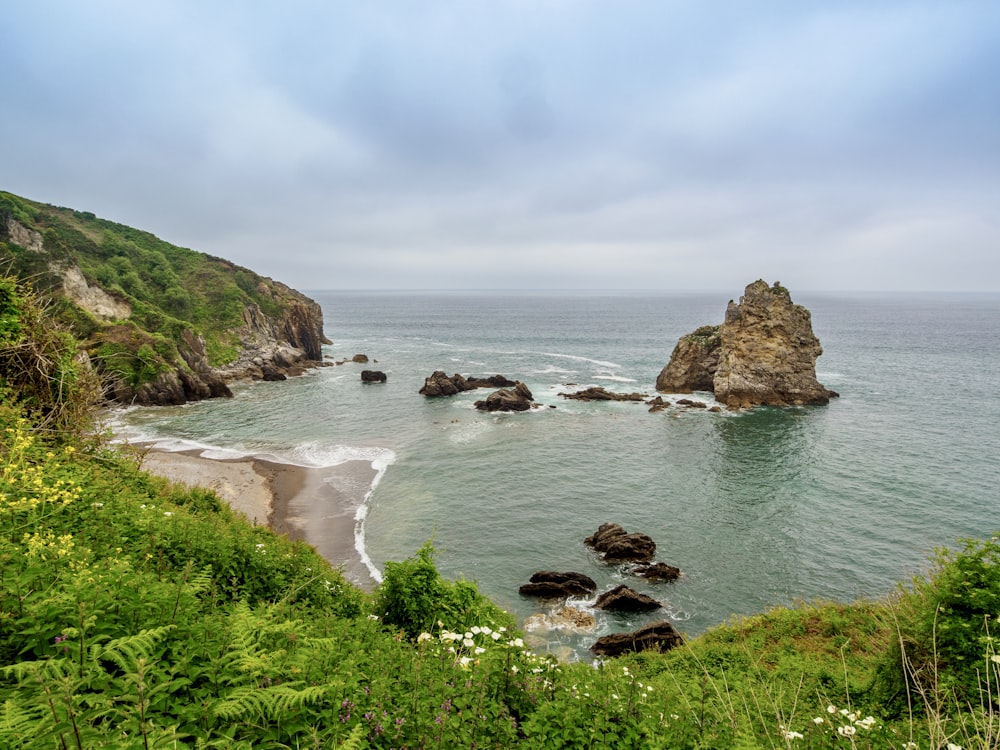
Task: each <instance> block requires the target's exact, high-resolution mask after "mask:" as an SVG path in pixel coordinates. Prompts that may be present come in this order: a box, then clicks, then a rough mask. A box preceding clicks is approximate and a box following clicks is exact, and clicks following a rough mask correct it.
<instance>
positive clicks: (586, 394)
mask: <svg viewBox="0 0 1000 750" xmlns="http://www.w3.org/2000/svg"><path fill="white" fill-rule="evenodd" d="M559 395H560V396H562V397H563V398H568V399H573V400H574V401H645V400H646V399H647V398H649V397H648V396H647V395H646V394H645V393H615V392H614V391H609V390H607V389H605V388H601V387H600V386H592V387H590V388H585V389H584V390H582V391H576V392H575V393H560V394H559Z"/></svg>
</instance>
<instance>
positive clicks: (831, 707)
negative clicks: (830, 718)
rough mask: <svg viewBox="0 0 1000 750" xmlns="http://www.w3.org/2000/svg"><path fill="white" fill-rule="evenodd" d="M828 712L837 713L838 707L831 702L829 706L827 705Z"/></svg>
mask: <svg viewBox="0 0 1000 750" xmlns="http://www.w3.org/2000/svg"><path fill="white" fill-rule="evenodd" d="M826 712H827V713H828V714H835V713H837V707H836V706H835V705H833V704H832V703H831V704H830V705H829V706H827V707H826Z"/></svg>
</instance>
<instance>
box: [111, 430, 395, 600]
mask: <svg viewBox="0 0 1000 750" xmlns="http://www.w3.org/2000/svg"><path fill="white" fill-rule="evenodd" d="M129 445H131V446H132V447H133V448H135V449H137V450H138V451H139V453H140V455H141V456H142V464H141V465H142V468H143V469H144V470H146V471H148V472H149V473H151V474H155V475H156V476H160V477H163V478H165V479H168V480H170V481H172V482H176V483H178V484H183V485H185V486H188V487H203V488H205V489H209V490H212V491H214V492H216V493H217V494H218V495H219V497H220V498H222V500H224V501H225V502H226V504H227V505H229V507H231V508H232V509H233V510H235V511H236V512H238V513H240V514H242V515H243V516H244V517H245V518H246V519H247V520H248V521H249V522H250V523H253V524H255V525H259V526H266V527H267V528H269V529H271V530H272V531H274V532H275V533H276V534H282V535H285V536H287V537H289V538H290V539H294V540H298V541H303V542H306V543H307V544H310V545H311V546H313V547H314V548H315V549H316V551H317V552H319V553H320V554H321V555H322V556H323V557H324V558H325V559H326V560H327V561H328V562H329V563H330V564H331V565H333V566H334V567H340V568H341V569H342V570H343V572H344V577H345V578H347V580H349V581H350V582H351V583H353V584H355V585H357V586H359V587H360V588H362V589H364V590H366V591H371V590H372V589H373V588H374V587H375V585H376V584H377V583H378V581H377V580H376V579H375V578H374V577H373V574H372V571H371V570H370V568H369V563H368V561H367V555H366V554H365V552H364V537H363V527H362V523H363V520H364V517H365V512H366V504H365V503H366V500H367V498H368V495H369V493H370V492H371V491H372V488H373V487H374V485H375V483H376V481H377V480H378V478H379V476H380V472H379V471H378V470H377V469H375V467H374V466H372V463H371V462H370V461H365V460H361V459H354V460H350V461H344V462H342V463H338V464H334V465H333V466H319V467H312V466H301V465H298V464H291V463H284V462H280V461H276V460H273V459H271V458H262V457H259V456H254V455H248V456H239V457H234V458H212V457H207V456H205V455H204V453H205V452H206V451H207V450H208V449H204V448H191V449H186V450H179V451H171V450H165V449H162V448H157V447H156V446H155V444H153V443H149V442H136V443H130V444H129Z"/></svg>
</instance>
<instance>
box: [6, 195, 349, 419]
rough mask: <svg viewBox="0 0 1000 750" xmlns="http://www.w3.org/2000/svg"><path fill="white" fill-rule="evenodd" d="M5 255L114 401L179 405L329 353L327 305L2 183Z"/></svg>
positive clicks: (296, 370) (285, 372)
mask: <svg viewBox="0 0 1000 750" xmlns="http://www.w3.org/2000/svg"><path fill="white" fill-rule="evenodd" d="M0 262H2V263H4V264H6V265H7V266H8V268H9V271H8V272H10V273H12V274H13V275H15V276H17V277H18V278H19V279H21V280H22V281H24V282H25V283H28V284H30V285H31V286H32V287H33V288H35V289H36V290H37V291H38V292H39V293H41V294H43V295H44V296H46V297H47V298H49V299H51V300H52V303H53V309H54V312H55V313H56V316H57V317H58V318H59V320H60V321H61V322H62V323H63V324H64V325H65V326H66V327H67V328H68V329H69V330H70V331H71V332H72V333H73V334H74V336H75V337H76V338H77V339H78V341H79V342H80V349H81V352H82V354H83V355H85V356H86V357H87V359H88V360H89V362H90V365H91V367H92V368H93V369H94V370H95V371H96V372H97V373H98V375H99V376H100V379H101V383H102V388H103V392H104V396H105V398H106V399H108V400H109V401H114V402H119V403H129V404H140V405H166V404H182V403H185V402H187V401H196V400H200V399H205V398H215V397H220V396H223V397H224V396H230V395H232V394H231V392H230V390H229V386H228V383H231V382H233V381H236V380H243V379H257V380H283V379H284V378H285V377H287V376H289V375H297V374H300V373H301V372H303V371H304V370H305V369H306V368H308V367H312V366H316V365H318V364H320V362H321V361H322V356H323V355H322V345H323V344H324V343H330V342H329V340H328V339H327V338H326V337H325V336H324V334H323V315H322V311H321V309H320V306H319V305H318V304H317V303H316V302H314V301H313V300H311V299H309V298H308V297H307V296H305V295H303V294H301V293H300V292H297V291H296V290H294V289H291V288H290V287H288V286H286V285H285V284H282V283H280V282H277V281H274V280H272V279H269V278H266V277H263V276H260V275H258V274H256V273H254V272H253V271H250V270H248V269H246V268H241V267H240V266H237V265H235V264H233V263H230V262H229V261H226V260H223V259H221V258H215V257H212V256H209V255H205V254H204V253H199V252H195V251H193V250H189V249H186V248H180V247H176V246H174V245H171V244H169V243H167V242H164V241H162V240H160V239H158V238H157V237H154V236H153V235H151V234H149V233H148V232H142V231H140V230H136V229H133V228H131V227H127V226H123V225H121V224H116V223H114V222H111V221H106V220H104V219H100V218H98V217H96V216H95V215H94V214H92V213H89V212H81V211H75V210H72V209H68V208H59V207H55V206H50V205H47V204H42V203H37V202H34V201H30V200H27V199H25V198H20V197H18V196H15V195H12V194H10V193H3V192H0Z"/></svg>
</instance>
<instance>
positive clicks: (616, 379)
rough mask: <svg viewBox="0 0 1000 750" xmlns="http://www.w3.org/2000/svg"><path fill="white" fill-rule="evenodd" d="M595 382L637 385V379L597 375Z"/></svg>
mask: <svg viewBox="0 0 1000 750" xmlns="http://www.w3.org/2000/svg"><path fill="white" fill-rule="evenodd" d="M594 380H610V381H611V382H614V383H635V382H637V381H636V379H635V378H625V377H622V376H621V375H595V376H594Z"/></svg>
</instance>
